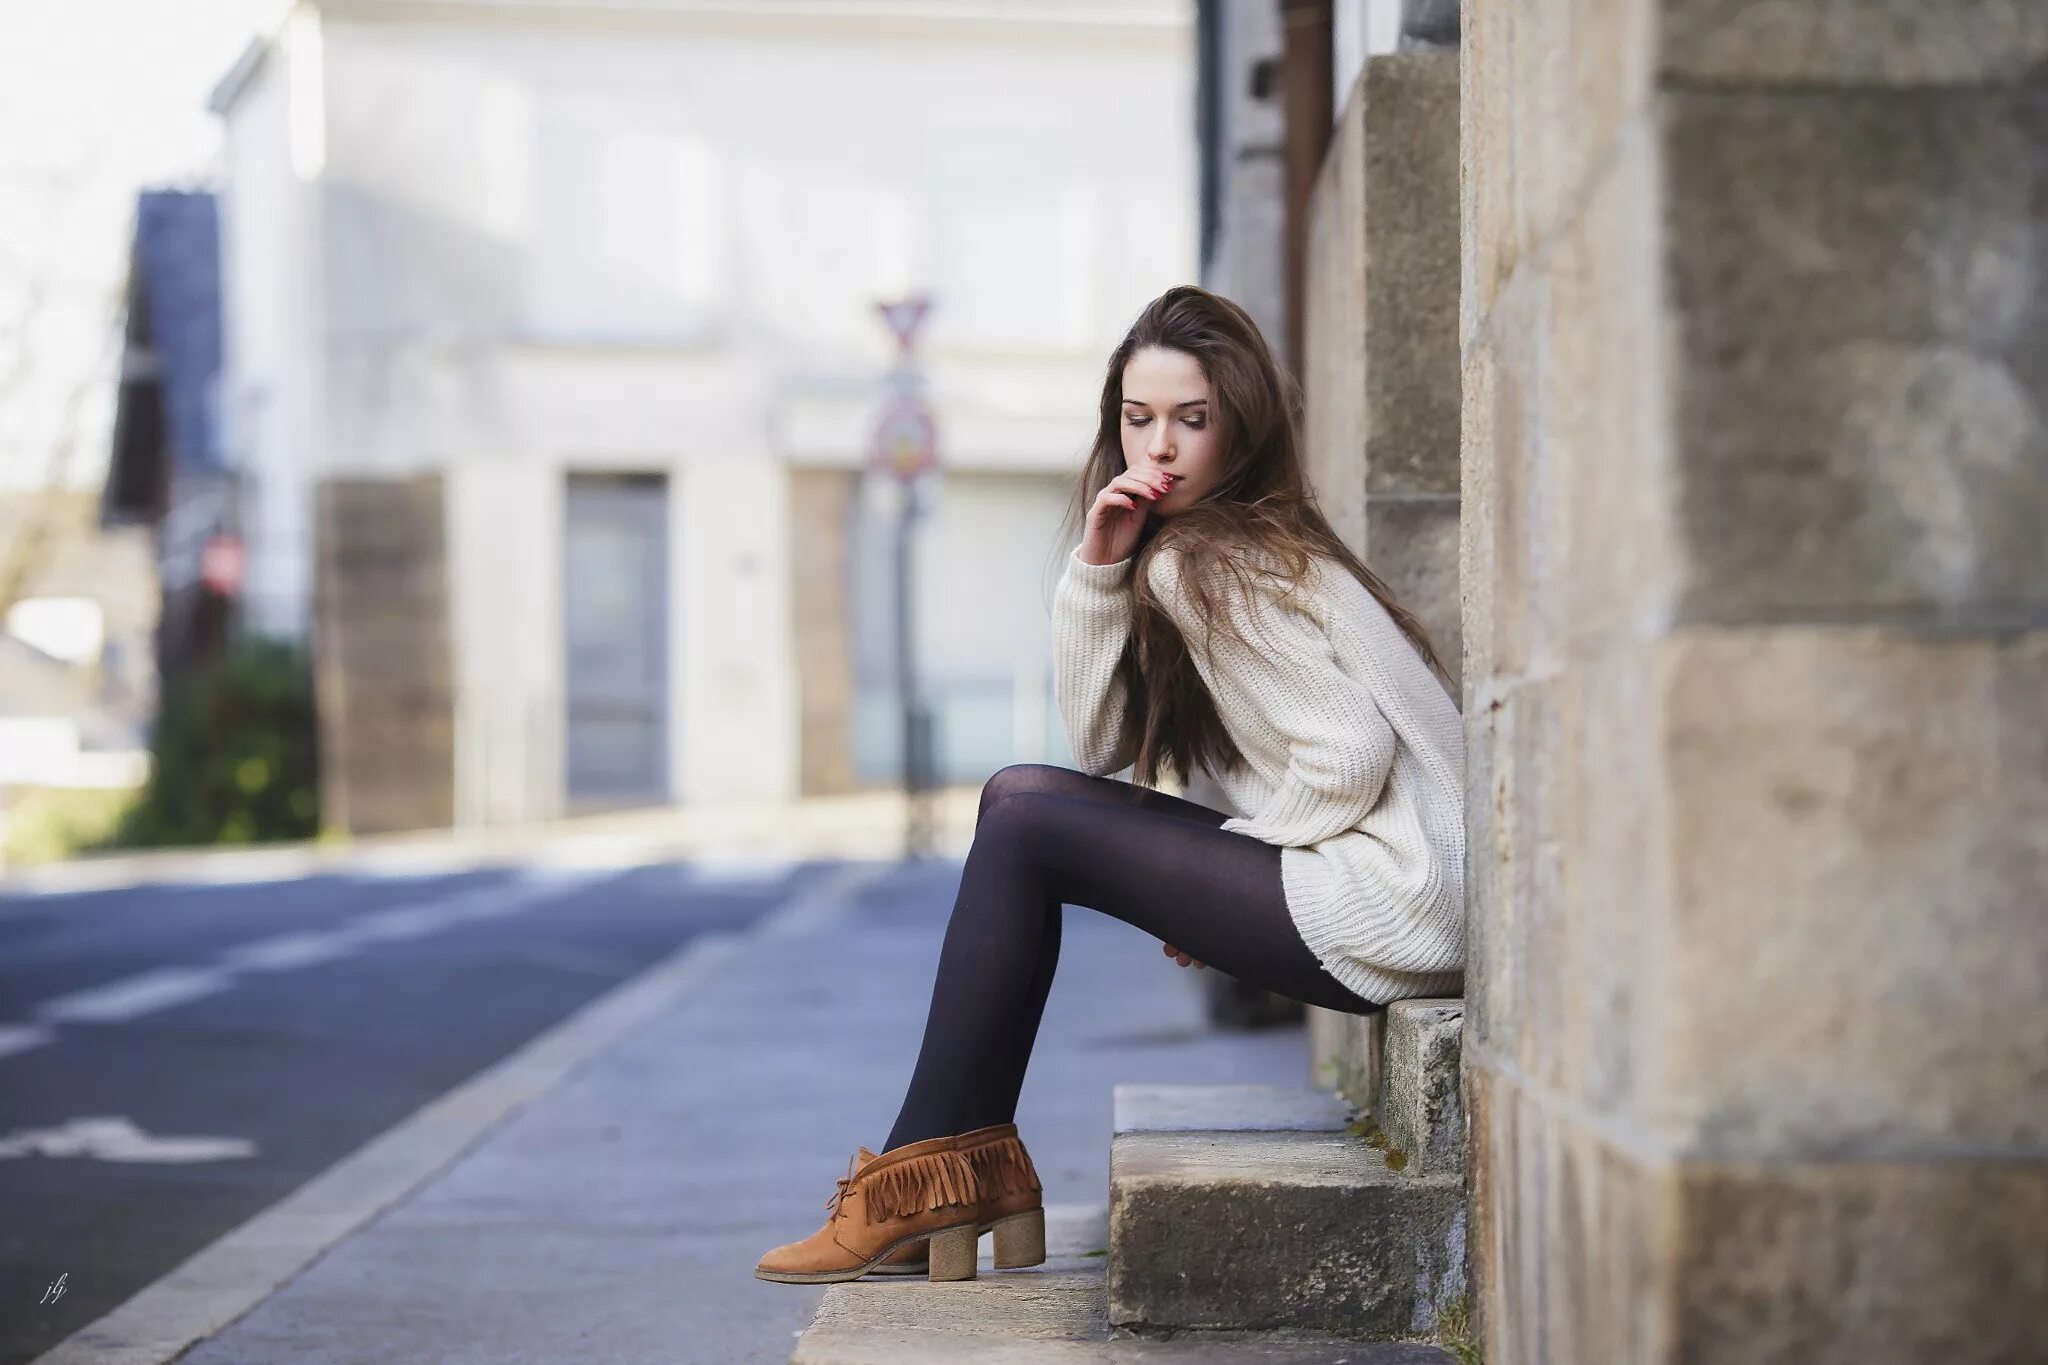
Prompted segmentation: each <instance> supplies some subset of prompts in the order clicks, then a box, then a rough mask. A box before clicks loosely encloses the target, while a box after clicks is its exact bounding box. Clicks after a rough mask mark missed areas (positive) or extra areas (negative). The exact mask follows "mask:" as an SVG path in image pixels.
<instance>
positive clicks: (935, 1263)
mask: <svg viewBox="0 0 2048 1365" xmlns="http://www.w3.org/2000/svg"><path fill="white" fill-rule="evenodd" d="M976 1241H977V1234H976V1232H975V1227H974V1224H972V1223H965V1224H962V1225H961V1226H959V1227H957V1228H947V1229H946V1230H945V1231H943V1232H935V1233H933V1234H932V1235H931V1239H930V1240H929V1241H928V1242H926V1243H925V1266H926V1269H925V1276H926V1278H927V1279H933V1280H971V1279H973V1278H974V1263H975V1251H974V1248H975V1243H976Z"/></svg>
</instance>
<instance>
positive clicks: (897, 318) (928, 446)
mask: <svg viewBox="0 0 2048 1365" xmlns="http://www.w3.org/2000/svg"><path fill="white" fill-rule="evenodd" d="M875 307H876V309H877V310H878V311H879V312H880V313H881V315H882V320H883V321H884V322H886V323H887V324H888V325H889V330H890V331H891V332H892V333H893V334H894V335H895V337H896V363H895V365H894V366H893V367H892V368H891V369H890V371H889V373H888V375H887V376H886V378H885V380H884V384H885V389H884V397H883V404H882V414H881V417H880V419H879V420H878V421H877V422H876V424H875V436H874V444H873V447H872V450H871V452H870V459H869V469H870V471H871V472H872V473H875V474H878V475H881V476H883V477H886V478H893V479H895V480H896V481H897V487H898V491H899V492H900V493H901V494H902V496H901V497H900V498H899V499H897V506H898V514H897V518H896V554H895V561H896V594H895V595H896V679H897V689H898V699H899V703H900V709H901V713H902V717H903V730H902V734H903V792H904V798H905V804H906V808H907V811H908V815H907V820H906V825H905V829H904V856H905V857H907V858H911V859H917V858H923V857H926V856H928V855H929V854H930V853H931V852H932V851H933V849H934V845H935V843H936V838H935V831H934V828H933V827H934V824H935V823H936V822H935V820H934V817H933V812H932V809H931V791H932V788H933V787H934V786H936V785H937V784H936V778H935V773H934V771H933V770H934V768H935V766H936V756H935V753H934V746H933V735H932V729H933V726H932V714H931V709H930V707H929V706H927V705H925V704H924V703H923V701H922V699H921V698H920V697H919V695H918V688H917V675H916V658H915V653H916V651H915V649H914V642H915V639H916V632H915V631H914V630H913V628H912V627H913V624H914V620H913V616H912V596H911V591H910V538H911V528H912V526H913V524H914V523H915V521H916V519H917V517H918V516H919V515H920V514H921V513H923V512H924V511H925V510H926V509H925V508H924V507H923V506H922V505H920V502H919V498H918V490H919V487H920V485H921V484H922V483H923V482H925V481H926V476H929V475H931V474H933V473H935V472H936V471H937V469H938V431H937V425H936V423H935V422H934V421H933V419H932V411H931V404H930V403H929V402H928V401H927V399H926V397H925V381H924V374H923V372H922V370H921V369H920V368H919V366H918V362H917V355H916V345H917V333H918V329H919V328H920V327H921V326H922V325H923V323H924V319H925V315H926V314H927V313H928V312H930V310H931V297H930V296H929V295H925V294H915V295H911V296H910V297H908V298H904V299H898V300H895V301H893V302H878V303H877V304H876V305H875Z"/></svg>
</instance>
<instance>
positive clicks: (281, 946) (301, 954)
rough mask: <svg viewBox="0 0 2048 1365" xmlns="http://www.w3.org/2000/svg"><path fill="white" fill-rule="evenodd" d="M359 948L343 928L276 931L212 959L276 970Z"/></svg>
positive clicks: (244, 968)
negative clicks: (297, 932) (317, 931)
mask: <svg viewBox="0 0 2048 1365" xmlns="http://www.w3.org/2000/svg"><path fill="white" fill-rule="evenodd" d="M360 947H362V941H361V940H360V939H357V938H356V937H355V936H354V935H352V934H350V933H348V932H347V931H346V930H342V931H338V932H333V933H308V934H279V935H277V936H276V937H275V938H259V939H257V940H256V941H255V942H254V943H244V944H242V945H240V946H239V947H235V948H230V949H228V950H227V951H226V952H224V953H222V954H221V955H220V956H219V958H217V959H215V960H216V961H218V962H219V963H220V965H221V966H223V967H232V968H234V969H235V970H236V971H248V972H278V971H284V970H287V969H289V968H292V967H306V966H310V965H312V964H313V963H315V962H326V961H328V960H329V959H331V958H337V957H343V956H346V955H347V954H349V953H352V952H354V951H356V949H358V948H360Z"/></svg>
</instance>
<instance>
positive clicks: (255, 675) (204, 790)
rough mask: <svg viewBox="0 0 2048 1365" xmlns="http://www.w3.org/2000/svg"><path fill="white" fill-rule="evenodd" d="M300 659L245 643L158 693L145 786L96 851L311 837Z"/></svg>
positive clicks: (310, 734) (308, 685)
mask: <svg viewBox="0 0 2048 1365" xmlns="http://www.w3.org/2000/svg"><path fill="white" fill-rule="evenodd" d="M315 738H316V736H315V727H314V717H313V679H312V670H311V667H310V665H309V663H308V660H307V658H306V653H305V651H304V650H303V649H301V648H300V647H299V646H297V645H295V644H292V643H291V642H289V641H285V640H274V639H268V638H265V637H262V636H244V637H242V638H240V639H237V640H236V641H235V642H234V643H232V644H231V645H229V646H228V648H227V650H226V651H225V652H224V653H223V654H222V655H221V657H219V658H218V659H215V660H213V661H211V662H210V663H208V664H206V665H204V666H203V667H200V668H198V669H195V670H193V671H192V672H191V673H190V674H188V675H186V676H184V677H181V678H177V679H174V680H172V682H171V683H170V684H169V685H168V686H167V687H166V688H165V689H164V696H163V703H162V706H161V707H160V708H159V710H158V712H157V722H156V731H155V734H154V736H153V737H152V741H151V760H150V774H149V783H148V785H147V786H146V787H145V788H144V789H143V792H142V798H141V799H140V800H139V801H137V802H136V803H135V804H134V805H133V806H131V807H130V808H129V810H128V811H127V813H126V814H125V815H124V816H123V818H122V820H121V822H120V825H119V827H118V828H117V829H116V830H115V831H114V833H113V836H112V837H111V838H110V839H108V840H107V841H106V842H105V843H104V844H102V845H100V847H103V848H149V847H160V846H164V845H176V844H248V843H261V842H266V841H271V840H278V839H310V838H312V837H314V836H315V835H316V834H317V833H318V832H319V829H320V788H319V769H318V762H317V756H316V755H317V749H316V743H315Z"/></svg>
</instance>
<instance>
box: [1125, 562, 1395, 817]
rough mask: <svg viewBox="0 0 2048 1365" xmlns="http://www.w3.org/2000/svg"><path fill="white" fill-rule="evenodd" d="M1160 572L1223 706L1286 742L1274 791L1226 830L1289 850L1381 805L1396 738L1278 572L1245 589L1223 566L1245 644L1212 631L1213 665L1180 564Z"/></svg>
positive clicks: (1198, 664) (1225, 596) (1172, 610)
mask: <svg viewBox="0 0 2048 1365" xmlns="http://www.w3.org/2000/svg"><path fill="white" fill-rule="evenodd" d="M1153 570H1154V572H1153V576H1152V578H1151V581H1152V583H1153V585H1154V589H1155V591H1157V592H1158V593H1159V595H1160V599H1161V601H1162V602H1163V603H1164V605H1165V607H1166V609H1167V611H1168V613H1169V614H1170V615H1171V616H1172V617H1173V618H1174V621H1175V623H1176V624H1177V625H1179V626H1180V629H1181V635H1182V638H1183V639H1185V640H1186V641H1187V642H1188V653H1189V655H1190V656H1191V657H1192V659H1193V660H1194V664H1195V669H1196V671H1197V672H1198V673H1199V674H1200V675H1201V678H1202V681H1203V682H1204V683H1205V684H1206V685H1207V687H1208V689H1209V695H1210V697H1211V698H1212V699H1214V701H1215V703H1216V705H1217V707H1218V708H1220V709H1221V710H1222V711H1224V712H1225V713H1226V714H1227V715H1228V714H1234V715H1236V716H1238V717H1240V718H1242V720H1244V721H1246V722H1249V723H1250V724H1251V725H1254V726H1256V725H1261V724H1263V725H1265V726H1267V727H1269V728H1270V729H1272V730H1274V731H1276V732H1278V733H1279V734H1280V735H1282V736H1284V738H1285V739H1286V742H1287V752H1288V758H1287V769H1286V772H1285V773H1284V774H1283V775H1282V776H1281V780H1280V782H1279V785H1278V786H1277V787H1276V788H1275V789H1274V791H1273V794H1272V796H1271V797H1270V798H1269V799H1267V800H1266V802H1265V803H1264V804H1263V805H1262V806H1261V807H1260V808H1259V809H1258V810H1256V811H1254V812H1253V813H1252V814H1251V815H1249V816H1235V817H1232V818H1231V819H1229V820H1226V821H1224V822H1223V824H1222V826H1221V828H1223V829H1226V830H1234V831H1237V832H1239V833H1243V834H1249V835H1251V836H1252V837H1253V838H1255V839H1260V840H1263V841H1264V842H1266V843H1269V844H1280V845H1283V846H1284V845H1307V844H1314V843H1318V842H1320V841H1322V840H1324V839H1328V838H1330V837H1332V836H1333V835H1337V834H1341V833H1343V832H1344V831H1346V830H1348V829H1351V828H1353V827H1355V826H1356V825H1357V824H1358V823H1359V822H1360V821H1362V820H1363V819H1364V818H1365V816H1366V814H1367V812H1369V811H1370V810H1372V808H1373V807H1374V806H1375V805H1376V804H1378V802H1379V799H1380V793H1381V791H1382V790H1383V789H1384V788H1385V786H1386V783H1387V779H1388V777H1389V775H1390V774H1391V773H1392V772H1393V766H1394V750H1395V746H1396V743H1397V741H1396V739H1395V735H1394V728H1393V726H1391V725H1390V724H1388V722H1387V718H1386V716H1385V715H1384V714H1382V713H1381V711H1380V708H1379V705H1378V703H1377V702H1375V701H1374V700H1373V696H1372V693H1371V691H1370V690H1369V689H1368V688H1367V687H1366V686H1365V685H1364V684H1363V683H1361V682H1359V681H1358V680H1357V679H1355V678H1353V677H1352V676H1351V675H1350V674H1348V673H1346V672H1345V671H1344V670H1343V668H1342V667H1340V666H1339V665H1338V663H1337V659H1336V653H1335V650H1334V649H1333V647H1332V646H1331V643H1330V638H1329V635H1328V634H1327V632H1325V630H1324V629H1323V627H1322V625H1321V623H1320V622H1318V621H1317V620H1316V619H1315V618H1314V617H1313V616H1311V615H1310V614H1309V613H1308V612H1307V611H1305V610H1304V609H1303V608H1301V607H1300V606H1298V605H1296V604H1294V603H1292V602H1289V601H1287V600H1286V599H1285V598H1284V597H1283V595H1282V585H1281V583H1280V582H1279V581H1278V580H1277V579H1276V578H1274V577H1273V576H1272V575H1270V574H1268V573H1264V572H1258V573H1254V574H1252V575H1251V577H1252V581H1253V584H1254V587H1253V590H1252V591H1251V592H1250V593H1249V594H1247V593H1245V592H1244V591H1243V590H1241V589H1240V588H1239V587H1238V585H1237V582H1236V579H1235V577H1234V576H1233V575H1232V574H1230V573H1229V572H1228V571H1227V570H1225V571H1222V572H1221V573H1219V575H1218V577H1217V581H1216V584H1215V587H1214V589H1212V591H1214V592H1215V593H1216V594H1217V595H1218V596H1219V598H1220V599H1221V601H1222V602H1223V603H1224V604H1226V605H1227V608H1228V610H1229V611H1230V613H1231V618H1232V622H1233V624H1235V625H1236V626H1237V628H1238V630H1239V631H1240V632H1242V633H1243V635H1244V637H1245V641H1246V643H1245V644H1239V643H1238V642H1237V641H1235V640H1232V639H1231V638H1230V637H1229V636H1228V635H1226V634H1225V633H1223V632H1222V631H1220V630H1219V631H1216V632H1214V634H1213V639H1211V640H1210V644H1211V647H1212V648H1213V649H1214V652H1215V658H1214V660H1213V661H1212V660H1211V659H1210V658H1209V657H1208V656H1207V654H1206V652H1205V651H1204V649H1203V643H1204V639H1205V632H1204V626H1203V623H1202V621H1201V620H1200V618H1199V616H1198V615H1197V614H1196V608H1195V605H1194V604H1193V603H1192V602H1191V601H1189V600H1188V599H1186V598H1184V597H1183V596H1182V594H1181V593H1180V591H1179V586H1178V581H1177V578H1176V575H1177V573H1178V566H1177V565H1175V564H1174V563H1172V562H1171V560H1170V558H1169V556H1168V555H1166V554H1160V555H1157V556H1155V557H1154V560H1153Z"/></svg>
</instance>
